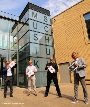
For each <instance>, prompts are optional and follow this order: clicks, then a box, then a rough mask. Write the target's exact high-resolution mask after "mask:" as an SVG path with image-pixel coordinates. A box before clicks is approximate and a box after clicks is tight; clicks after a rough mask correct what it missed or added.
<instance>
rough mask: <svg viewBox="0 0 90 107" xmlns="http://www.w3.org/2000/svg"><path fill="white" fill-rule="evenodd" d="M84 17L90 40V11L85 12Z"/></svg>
mask: <svg viewBox="0 0 90 107" xmlns="http://www.w3.org/2000/svg"><path fill="white" fill-rule="evenodd" d="M84 18H85V23H86V28H87V34H88V39H89V40H90V13H87V14H85V15H84Z"/></svg>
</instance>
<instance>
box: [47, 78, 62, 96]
mask: <svg viewBox="0 0 90 107" xmlns="http://www.w3.org/2000/svg"><path fill="white" fill-rule="evenodd" d="M51 80H53V82H54V84H55V87H56V91H57V93H58V95H59V94H60V95H61V92H60V88H59V85H58V80H57V76H51V77H50V76H47V86H46V91H45V94H47V95H48V92H49V88H50V84H51Z"/></svg>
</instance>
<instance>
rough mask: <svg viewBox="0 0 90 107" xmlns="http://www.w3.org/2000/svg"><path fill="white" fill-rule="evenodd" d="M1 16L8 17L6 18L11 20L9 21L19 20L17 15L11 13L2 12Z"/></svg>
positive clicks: (0, 12)
mask: <svg viewBox="0 0 90 107" xmlns="http://www.w3.org/2000/svg"><path fill="white" fill-rule="evenodd" d="M0 16H2V17H6V18H9V19H14V20H17V21H18V20H19V16H16V15H13V14H10V13H6V12H3V11H0Z"/></svg>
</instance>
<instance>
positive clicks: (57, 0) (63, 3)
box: [42, 0, 81, 17]
mask: <svg viewBox="0 0 90 107" xmlns="http://www.w3.org/2000/svg"><path fill="white" fill-rule="evenodd" d="M80 1H81V0H48V1H47V2H46V3H44V4H43V5H42V7H44V8H45V9H48V10H50V14H51V17H54V16H55V15H58V14H59V13H61V12H63V11H64V10H66V9H68V8H69V7H71V6H73V5H75V4H76V3H78V2H80Z"/></svg>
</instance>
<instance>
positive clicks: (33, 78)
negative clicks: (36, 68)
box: [28, 75, 36, 93]
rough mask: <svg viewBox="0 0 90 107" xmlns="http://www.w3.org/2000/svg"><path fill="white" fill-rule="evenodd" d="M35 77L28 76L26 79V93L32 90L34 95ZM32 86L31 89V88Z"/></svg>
mask: <svg viewBox="0 0 90 107" xmlns="http://www.w3.org/2000/svg"><path fill="white" fill-rule="evenodd" d="M35 83H36V77H35V75H34V76H30V77H28V91H29V93H30V92H31V89H33V91H34V93H36V85H35ZM31 86H32V88H31Z"/></svg>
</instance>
